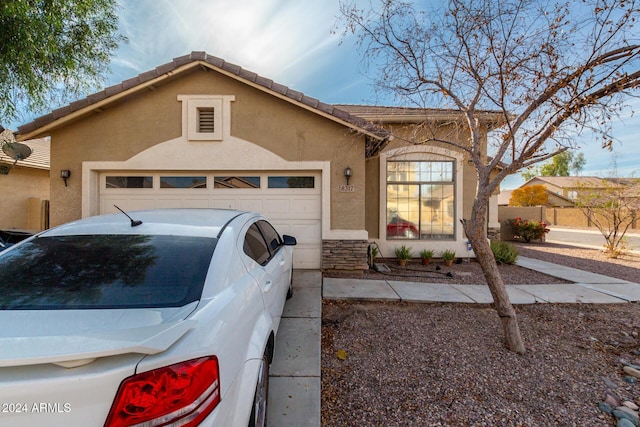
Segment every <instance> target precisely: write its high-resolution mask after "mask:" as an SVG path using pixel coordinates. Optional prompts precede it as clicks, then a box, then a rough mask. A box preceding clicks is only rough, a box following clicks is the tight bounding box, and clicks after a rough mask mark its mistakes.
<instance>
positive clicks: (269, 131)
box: [19, 52, 499, 270]
mask: <svg viewBox="0 0 640 427" xmlns="http://www.w3.org/2000/svg"><path fill="white" fill-rule="evenodd" d="M498 117H499V115H498V114H493V113H490V112H487V113H486V114H485V115H484V116H483V117H482V120H483V123H484V124H485V126H486V129H487V130H488V129H490V128H491V127H493V126H496V121H497V118H498ZM425 119H427V122H428V123H430V124H431V125H432V128H431V130H429V131H427V130H426V129H422V128H419V127H418V126H417V124H418V123H421V122H424V121H425ZM461 119H462V116H461V115H460V114H459V113H458V112H456V111H446V110H415V109H400V108H380V107H375V108H374V107H367V106H344V105H343V106H333V105H329V104H325V103H322V102H320V101H318V100H317V99H314V98H310V97H307V96H305V95H304V94H302V93H300V92H297V91H294V90H292V89H289V88H287V87H285V86H282V85H279V84H277V83H275V82H273V81H272V80H269V79H266V78H264V77H261V76H259V75H257V74H255V73H252V72H249V71H247V70H244V69H242V68H240V67H238V66H236V65H233V64H230V63H227V62H225V61H223V60H222V59H219V58H216V57H213V56H210V55H207V54H206V53H203V52H192V53H191V54H190V55H186V56H183V57H179V58H176V59H174V60H173V61H172V62H170V63H168V64H164V65H162V66H160V67H158V68H156V69H154V70H151V71H149V72H146V73H143V74H140V75H139V76H137V77H135V78H132V79H129V80H126V81H124V82H122V83H120V84H118V85H115V86H112V87H109V88H107V89H105V90H104V91H101V92H99V93H96V94H94V95H90V96H89V97H87V98H85V99H82V100H79V101H76V102H74V103H72V104H70V105H68V106H66V107H63V108H61V109H58V110H55V111H53V112H52V113H51V114H48V115H45V116H43V117H40V118H38V119H36V120H35V121H33V122H31V123H28V124H26V125H24V126H21V127H20V128H19V133H20V136H19V138H20V139H31V138H36V137H44V136H50V138H51V168H52V171H53V173H52V175H51V178H50V184H51V207H50V210H51V225H57V224H61V223H64V222H67V221H70V220H74V219H77V218H80V217H87V216H91V215H97V214H102V213H109V212H116V208H115V207H114V205H117V206H118V207H120V208H122V209H124V210H126V211H132V210H136V209H149V208H169V207H203V208H204V207H221V208H237V209H246V210H254V211H259V212H261V213H263V214H264V215H265V216H266V217H267V218H269V219H270V220H271V222H272V223H274V225H275V226H276V227H277V228H278V230H279V231H280V232H281V233H286V234H291V235H293V236H295V237H296V238H297V239H298V246H297V248H296V254H295V265H296V267H297V268H323V269H327V270H330V269H366V268H367V247H368V245H369V243H370V241H372V240H375V241H376V243H377V244H378V245H379V246H380V248H381V249H382V255H383V256H393V249H394V248H395V247H396V246H398V245H399V244H401V243H406V244H407V245H409V246H411V247H412V248H413V250H414V251H415V252H418V251H419V250H420V249H422V248H430V249H434V250H435V251H436V252H439V251H440V250H444V249H455V250H456V251H457V252H458V254H459V255H460V256H463V254H464V256H466V251H467V249H466V248H467V247H466V239H465V237H464V232H463V230H462V227H461V225H460V219H463V218H468V217H469V215H470V212H471V205H472V202H473V197H474V194H475V186H476V181H475V173H474V170H473V166H472V165H470V164H468V162H467V160H468V159H467V158H466V157H465V155H464V154H463V153H461V152H459V151H455V150H453V149H451V148H450V147H448V146H445V145H443V144H441V143H435V142H433V141H431V140H430V138H429V134H430V133H429V132H434V131H435V132H436V133H437V134H439V135H441V136H442V135H444V134H447V135H450V134H451V132H455V130H456V129H457V127H456V126H455V125H456V121H458V122H459V121H461ZM392 134H393V136H392ZM485 137H486V132H485ZM464 140H465V138H463V137H460V138H458V141H464ZM61 171H65V172H64V173H67V172H66V171H68V173H69V174H70V175H69V177H68V179H66V180H65V181H66V184H65V182H64V181H63V180H62V179H61V178H60V176H61ZM347 175H349V176H347ZM347 183H348V184H349V185H347ZM496 201H497V195H496V196H495V197H494V199H492V207H491V212H492V214H491V219H490V224H489V226H492V225H493V224H497V203H496ZM494 205H495V206H494ZM402 221H404V224H405V226H404V228H408V229H412V230H416V231H417V233H415V232H414V233H413V234H411V233H409V232H406V234H404V232H403V234H402V235H401V236H398V235H397V233H398V228H397V227H396V224H402ZM412 227H413V228H412Z"/></svg>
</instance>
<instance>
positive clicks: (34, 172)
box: [0, 130, 50, 231]
mask: <svg viewBox="0 0 640 427" xmlns="http://www.w3.org/2000/svg"><path fill="white" fill-rule="evenodd" d="M0 140H1V141H3V144H4V142H9V143H11V142H14V141H15V139H14V136H13V132H11V131H9V130H5V131H4V132H2V134H1V135H0ZM22 143H23V144H25V145H27V146H28V147H29V148H30V149H31V155H29V157H27V158H26V159H24V160H17V161H15V160H14V159H13V158H11V157H9V156H8V155H7V154H6V153H5V152H4V151H2V150H0V229H17V230H29V231H41V230H44V229H45V228H48V226H49V224H48V200H49V181H50V179H49V138H38V139H32V140H28V141H23V142H22Z"/></svg>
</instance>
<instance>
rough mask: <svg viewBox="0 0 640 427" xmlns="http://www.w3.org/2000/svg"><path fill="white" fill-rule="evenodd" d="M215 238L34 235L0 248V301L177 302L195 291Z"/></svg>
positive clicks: (19, 305) (25, 305) (39, 304)
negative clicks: (0, 250)
mask: <svg viewBox="0 0 640 427" xmlns="http://www.w3.org/2000/svg"><path fill="white" fill-rule="evenodd" d="M216 242H217V240H216V239H212V238H204V237H185V236H148V235H88V236H56V237H39V238H36V239H34V240H32V241H30V242H27V243H25V244H23V245H22V246H20V247H16V248H14V250H11V251H7V252H5V253H3V254H2V255H0V309H3V310H10V309H13V310H62V309H92V308H148V307H181V306H183V305H185V304H188V303H190V302H193V301H196V300H199V299H200V296H201V294H202V288H203V286H204V281H205V277H206V275H207V271H208V269H209V264H210V262H211V257H212V255H213V250H214V249H215V245H216Z"/></svg>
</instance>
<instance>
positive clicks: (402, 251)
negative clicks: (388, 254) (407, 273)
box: [395, 245, 413, 266]
mask: <svg viewBox="0 0 640 427" xmlns="http://www.w3.org/2000/svg"><path fill="white" fill-rule="evenodd" d="M395 253H396V258H398V263H399V264H400V265H401V266H405V265H407V261H409V260H410V259H411V258H413V252H411V248H409V247H407V246H405V245H402V246H400V247H399V248H396V249H395Z"/></svg>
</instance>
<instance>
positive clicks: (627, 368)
mask: <svg viewBox="0 0 640 427" xmlns="http://www.w3.org/2000/svg"><path fill="white" fill-rule="evenodd" d="M622 369H623V370H624V371H625V372H626V373H627V374H629V375H631V376H632V377H635V378H640V370H638V369H635V368H632V367H631V366H625V367H624V368H622Z"/></svg>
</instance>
